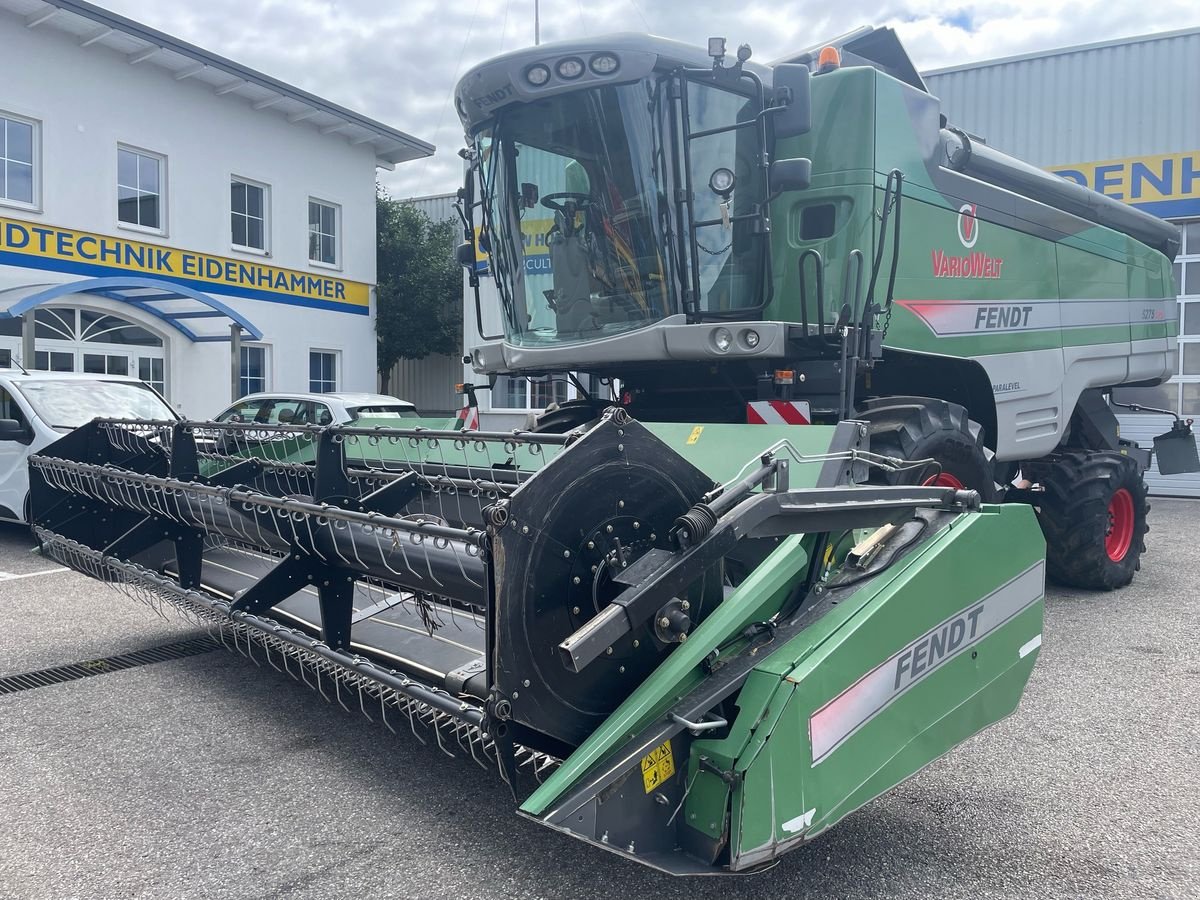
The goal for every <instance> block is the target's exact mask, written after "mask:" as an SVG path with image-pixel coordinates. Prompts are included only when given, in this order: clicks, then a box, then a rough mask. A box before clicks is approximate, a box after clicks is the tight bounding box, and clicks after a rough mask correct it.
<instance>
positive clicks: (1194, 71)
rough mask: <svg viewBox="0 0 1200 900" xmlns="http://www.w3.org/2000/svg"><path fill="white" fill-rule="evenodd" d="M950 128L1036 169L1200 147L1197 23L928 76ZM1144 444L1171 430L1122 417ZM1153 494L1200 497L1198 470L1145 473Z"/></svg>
mask: <svg viewBox="0 0 1200 900" xmlns="http://www.w3.org/2000/svg"><path fill="white" fill-rule="evenodd" d="M924 77H925V81H926V84H927V85H928V86H929V90H930V91H931V92H932V93H933V94H935V95H936V96H938V97H939V98H941V101H942V113H943V114H944V115H945V116H946V118H947V119H949V121H950V123H951V124H952V125H955V126H957V127H959V128H962V129H963V130H964V131H967V132H970V133H972V134H976V135H978V136H980V137H982V138H983V139H984V140H986V141H987V143H988V144H989V145H991V146H993V147H995V148H996V149H997V150H1002V151H1004V152H1005V153H1010V154H1012V155H1013V156H1016V157H1019V158H1021V159H1024V160H1026V161H1028V162H1031V163H1033V164H1034V165H1037V166H1043V167H1050V166H1065V165H1069V164H1072V163H1086V162H1093V161H1100V160H1110V159H1121V158H1128V157H1137V156H1152V155H1157V154H1165V153H1180V152H1190V151H1196V150H1200V114H1198V111H1200V29H1195V28H1193V29H1187V30H1184V31H1175V32H1168V33H1165V34H1158V35H1149V36H1146V37H1143V38H1131V39H1128V40H1123V41H1109V42H1104V43H1101V44H1089V45H1085V46H1082V47H1072V48H1067V49H1064V50H1060V51H1053V52H1049V53H1035V54H1028V55H1025V56H1018V57H1011V58H1009V59H1000V60H992V61H989V62H983V63H978V64H975V65H968V66H956V67H952V68H949V69H939V70H936V71H933V72H927V73H925V74H924ZM1118 419H1119V420H1120V422H1121V431H1122V434H1123V435H1124V436H1125V437H1128V438H1130V439H1132V440H1135V441H1137V442H1138V443H1139V444H1141V445H1142V446H1145V447H1150V446H1151V439H1152V438H1153V437H1154V436H1155V435H1156V434H1161V433H1163V432H1164V431H1166V430H1167V429H1168V428H1169V426H1170V421H1171V420H1170V419H1169V418H1167V417H1166V416H1157V415H1146V414H1141V415H1120V416H1118ZM1146 482H1147V484H1148V485H1149V486H1150V489H1151V491H1152V492H1153V493H1156V494H1161V495H1174V496H1192V497H1200V475H1172V476H1163V475H1159V474H1158V469H1157V467H1152V468H1151V469H1150V471H1148V472H1147V473H1146Z"/></svg>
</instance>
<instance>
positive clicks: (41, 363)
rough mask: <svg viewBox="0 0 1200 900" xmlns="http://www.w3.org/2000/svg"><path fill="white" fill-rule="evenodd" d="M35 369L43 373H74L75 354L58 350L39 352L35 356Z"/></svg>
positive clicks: (35, 352)
mask: <svg viewBox="0 0 1200 900" xmlns="http://www.w3.org/2000/svg"><path fill="white" fill-rule="evenodd" d="M33 360H34V361H33V367H34V368H35V369H39V370H41V371H43V372H74V371H75V354H74V353H71V352H62V351H58V350H37V351H34V354H33Z"/></svg>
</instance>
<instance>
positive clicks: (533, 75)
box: [525, 63, 550, 87]
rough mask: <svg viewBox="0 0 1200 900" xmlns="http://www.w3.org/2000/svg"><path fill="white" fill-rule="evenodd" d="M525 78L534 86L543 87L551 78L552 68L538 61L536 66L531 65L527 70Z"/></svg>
mask: <svg viewBox="0 0 1200 900" xmlns="http://www.w3.org/2000/svg"><path fill="white" fill-rule="evenodd" d="M525 80H526V81H528V82H529V83H530V84H532V85H533V86H534V87H541V86H542V85H543V84H545V83H546V82H547V81H549V80H550V70H549V69H547V68H546V67H545V66H543V65H542V64H541V63H538V64H537V65H536V66H530V67H529V68H528V69H526V70H525Z"/></svg>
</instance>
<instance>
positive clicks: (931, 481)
mask: <svg viewBox="0 0 1200 900" xmlns="http://www.w3.org/2000/svg"><path fill="white" fill-rule="evenodd" d="M921 486H922V487H948V488H954V489H955V490H956V491H961V490H962V489H963V483H962V482H961V481H959V480H958V479H957V478H955V477H954V476H953V475H951V474H950V473H949V472H939V473H938V474H937V475H930V476H929V477H928V478H926V479H925V480H924V481H922V482H921Z"/></svg>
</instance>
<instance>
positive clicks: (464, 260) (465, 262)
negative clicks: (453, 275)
mask: <svg viewBox="0 0 1200 900" xmlns="http://www.w3.org/2000/svg"><path fill="white" fill-rule="evenodd" d="M454 258H455V259H457V260H458V264H459V265H460V266H462V267H463V268H464V269H474V268H475V245H474V244H472V243H471V242H470V241H463V242H462V243H461V244H459V245H458V249H457V250H455V251H454Z"/></svg>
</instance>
